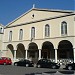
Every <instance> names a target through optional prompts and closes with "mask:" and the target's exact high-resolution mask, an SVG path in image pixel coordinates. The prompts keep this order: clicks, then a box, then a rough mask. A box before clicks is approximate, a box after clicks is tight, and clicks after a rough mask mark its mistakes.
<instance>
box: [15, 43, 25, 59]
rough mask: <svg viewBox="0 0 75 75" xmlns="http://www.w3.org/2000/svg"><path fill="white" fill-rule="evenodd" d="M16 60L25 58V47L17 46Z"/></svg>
mask: <svg viewBox="0 0 75 75" xmlns="http://www.w3.org/2000/svg"><path fill="white" fill-rule="evenodd" d="M16 58H17V59H18V58H20V59H21V58H25V47H24V45H23V44H21V43H20V44H18V45H17V51H16Z"/></svg>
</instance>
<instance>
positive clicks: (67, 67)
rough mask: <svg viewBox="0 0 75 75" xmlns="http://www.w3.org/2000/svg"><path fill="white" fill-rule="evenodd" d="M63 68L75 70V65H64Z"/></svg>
mask: <svg viewBox="0 0 75 75" xmlns="http://www.w3.org/2000/svg"><path fill="white" fill-rule="evenodd" d="M65 68H66V69H67V70H75V63H69V64H66V66H65Z"/></svg>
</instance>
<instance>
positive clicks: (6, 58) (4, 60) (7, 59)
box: [0, 57, 12, 65]
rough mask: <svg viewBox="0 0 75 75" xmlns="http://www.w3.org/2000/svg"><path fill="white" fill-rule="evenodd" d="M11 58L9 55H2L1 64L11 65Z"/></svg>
mask: <svg viewBox="0 0 75 75" xmlns="http://www.w3.org/2000/svg"><path fill="white" fill-rule="evenodd" d="M11 64H12V61H11V58H8V57H0V65H11Z"/></svg>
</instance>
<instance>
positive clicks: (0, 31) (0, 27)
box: [0, 24, 4, 57]
mask: <svg viewBox="0 0 75 75" xmlns="http://www.w3.org/2000/svg"><path fill="white" fill-rule="evenodd" d="M3 33H4V26H3V25H2V24H0V57H1V56H2V44H3Z"/></svg>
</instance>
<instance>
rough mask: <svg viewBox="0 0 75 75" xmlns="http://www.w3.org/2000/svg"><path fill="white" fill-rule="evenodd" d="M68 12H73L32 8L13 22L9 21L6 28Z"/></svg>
mask: <svg viewBox="0 0 75 75" xmlns="http://www.w3.org/2000/svg"><path fill="white" fill-rule="evenodd" d="M68 13H72V12H68V11H57V10H47V9H36V8H34V9H33V8H32V9H30V10H29V11H27V12H26V13H24V14H23V15H21V16H20V17H18V18H16V19H15V20H13V21H12V22H10V23H8V24H7V25H6V28H7V27H12V26H17V25H21V24H26V23H30V22H35V21H40V20H43V19H47V18H52V17H56V16H61V15H65V14H68Z"/></svg>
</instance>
